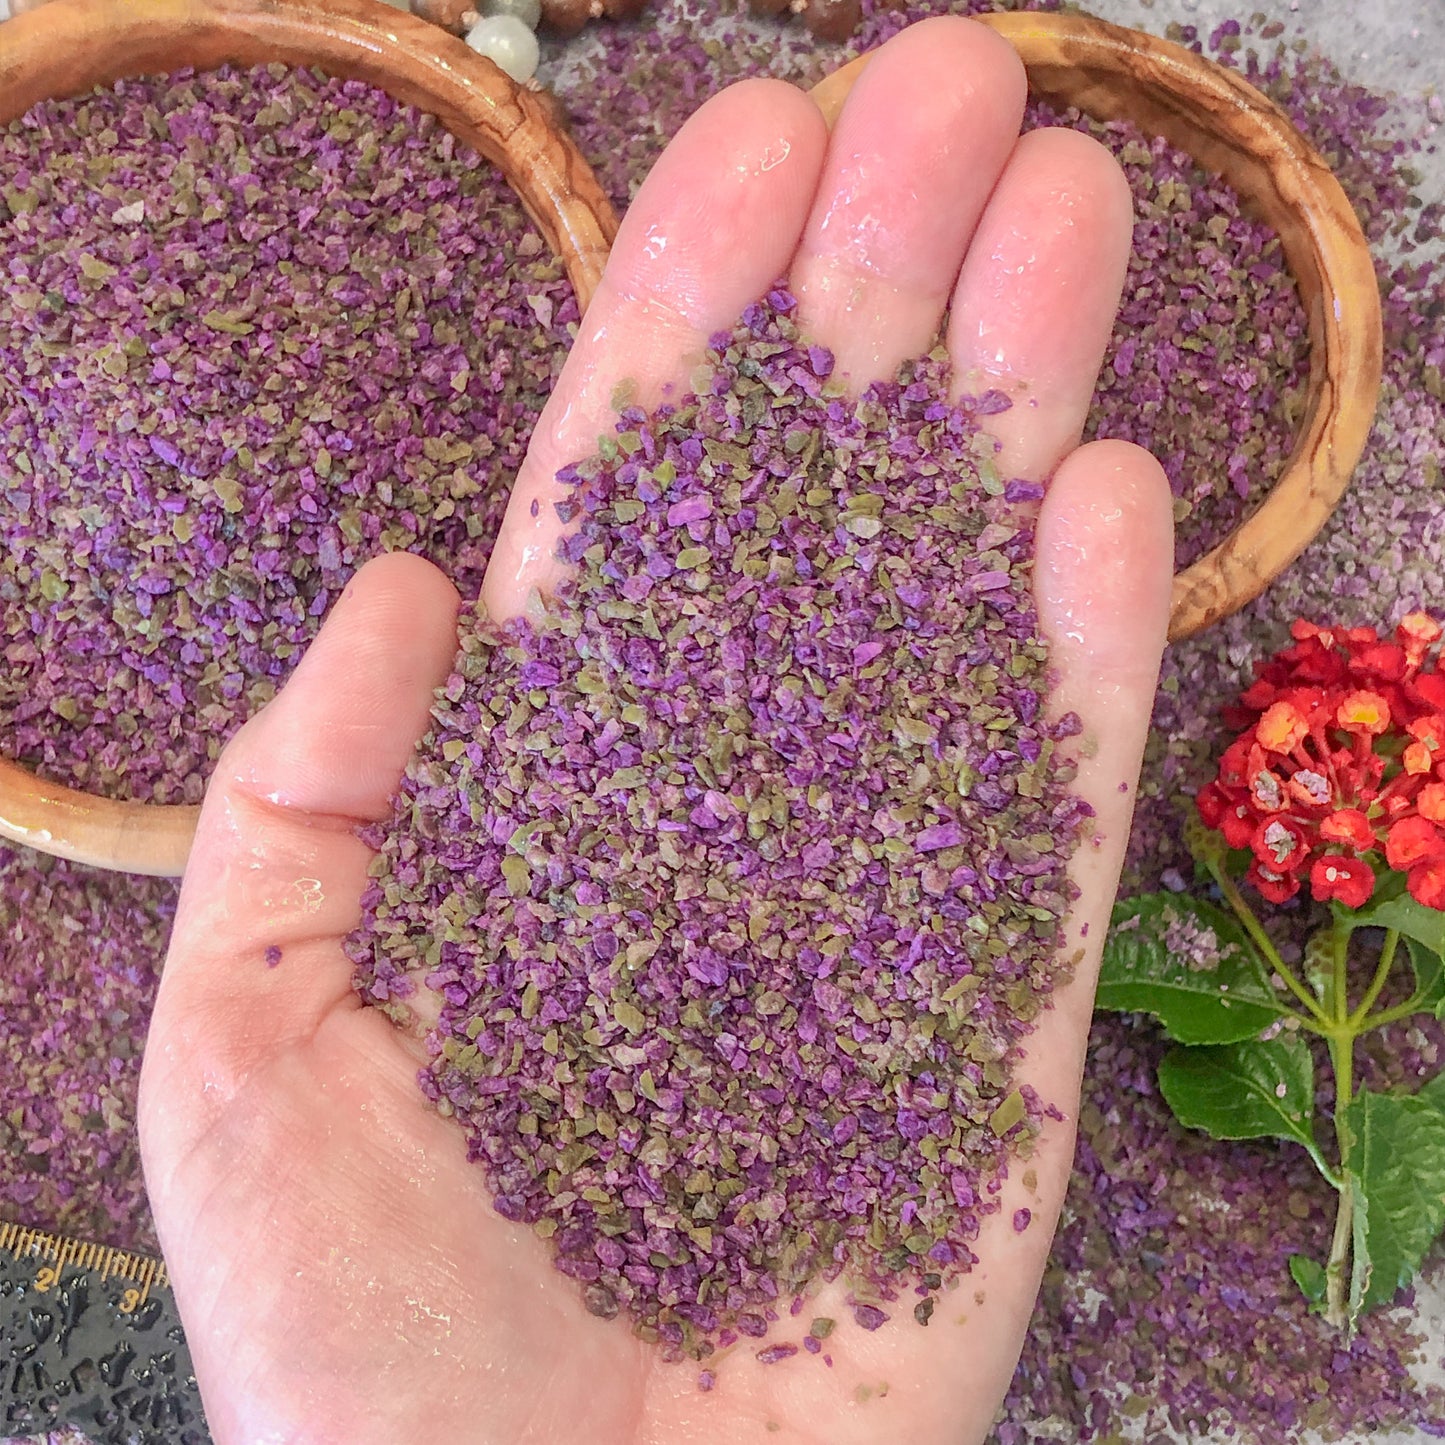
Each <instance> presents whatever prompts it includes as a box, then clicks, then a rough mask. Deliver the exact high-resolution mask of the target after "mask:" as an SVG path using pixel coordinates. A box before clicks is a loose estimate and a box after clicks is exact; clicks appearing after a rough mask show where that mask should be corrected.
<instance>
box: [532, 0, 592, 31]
mask: <svg viewBox="0 0 1445 1445" xmlns="http://www.w3.org/2000/svg"><path fill="white" fill-rule="evenodd" d="M593 3H594V0H542V24H543V25H545V26H546V27H547V29H548V30H550V31H551V32H552V33H553V34H554V35H564V36H565V35H576V34H577V32H578V31H579V30H581V29H582V27H583V26H584V25H585V24H586V23H587V22H588V21H589V20H592V19H594V18H595V17H594V16H593V13H592V10H593Z"/></svg>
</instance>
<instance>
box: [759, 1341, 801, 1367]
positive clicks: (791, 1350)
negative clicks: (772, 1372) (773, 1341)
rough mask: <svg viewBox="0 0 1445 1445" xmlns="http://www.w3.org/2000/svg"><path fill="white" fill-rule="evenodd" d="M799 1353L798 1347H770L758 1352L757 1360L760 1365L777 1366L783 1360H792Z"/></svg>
mask: <svg viewBox="0 0 1445 1445" xmlns="http://www.w3.org/2000/svg"><path fill="white" fill-rule="evenodd" d="M797 1353H798V1347H797V1345H786V1344H784V1345H769V1346H768V1347H767V1348H766V1349H762V1350H759V1351H758V1355H757V1359H758V1363H759V1364H760V1365H776V1364H779V1363H781V1362H782V1361H783V1360H791V1359H792V1358H793V1356H794V1355H796V1354H797Z"/></svg>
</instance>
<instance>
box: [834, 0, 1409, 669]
mask: <svg viewBox="0 0 1445 1445" xmlns="http://www.w3.org/2000/svg"><path fill="white" fill-rule="evenodd" d="M975 18H976V19H977V20H978V21H979V22H980V23H982V24H985V25H988V26H989V27H990V28H991V29H993V30H995V31H997V32H998V33H999V34H1000V35H1002V36H1003V37H1004V38H1005V39H1007V40H1008V41H1009V42H1010V43H1011V44H1012V45H1013V46H1014V48H1015V49H1016V50H1017V51H1018V52H1019V56H1020V58H1021V59H1022V60H1023V62H1024V67H1025V70H1026V71H1028V73H1029V81H1030V87H1031V88H1035V87H1036V86H1037V85H1038V82H1039V80H1040V77H1041V75H1052V74H1053V73H1055V72H1058V71H1059V70H1061V69H1063V68H1064V67H1066V66H1067V67H1072V68H1075V69H1076V70H1077V71H1078V74H1079V76H1080V80H1081V84H1088V85H1090V86H1092V85H1093V84H1094V82H1095V80H1096V79H1097V78H1099V77H1106V78H1108V79H1109V80H1111V81H1114V82H1118V81H1126V82H1127V83H1128V85H1129V86H1130V87H1134V88H1137V87H1141V86H1142V87H1144V93H1145V95H1146V98H1147V101H1148V104H1149V105H1150V106H1151V107H1153V106H1156V105H1157V106H1159V107H1160V108H1161V109H1164V110H1166V111H1168V112H1171V113H1172V114H1173V115H1174V116H1175V117H1176V118H1177V120H1178V125H1177V126H1172V127H1168V128H1165V127H1161V126H1157V125H1155V126H1151V125H1150V124H1148V123H1147V122H1141V121H1137V120H1136V123H1137V124H1139V125H1140V128H1141V129H1143V130H1145V131H1146V132H1152V133H1156V134H1158V133H1164V134H1166V136H1167V138H1168V139H1170V140H1173V141H1174V142H1175V143H1176V144H1180V145H1182V146H1183V147H1184V148H1185V149H1186V150H1189V151H1190V153H1191V154H1192V155H1195V156H1196V159H1199V160H1200V161H1201V163H1202V164H1204V165H1205V166H1206V168H1207V169H1210V170H1213V171H1215V172H1216V173H1223V174H1224V175H1225V179H1226V180H1228V181H1229V182H1230V184H1231V185H1233V186H1234V188H1235V189H1236V190H1237V191H1238V192H1239V193H1240V195H1241V197H1242V198H1243V199H1245V200H1246V201H1248V202H1253V203H1254V204H1255V206H1256V207H1257V209H1259V210H1260V211H1261V212H1262V213H1263V215H1264V217H1265V219H1266V220H1267V221H1269V222H1270V223H1271V224H1272V225H1274V227H1275V229H1276V230H1277V231H1278V232H1279V233H1280V238H1281V242H1282V243H1283V244H1284V247H1285V252H1286V258H1287V260H1288V262H1289V265H1290V270H1291V274H1292V275H1293V276H1294V278H1295V281H1296V283H1297V285H1298V286H1299V288H1300V296H1301V302H1302V304H1303V305H1304V307H1305V311H1306V314H1307V316H1308V318H1309V321H1310V342H1309V348H1310V349H1309V383H1308V385H1309V393H1308V394H1309V401H1308V405H1307V409H1306V414H1305V416H1304V419H1303V421H1302V423H1301V425H1300V428H1299V434H1298V437H1297V440H1296V443H1295V447H1294V450H1293V452H1292V453H1291V455H1290V457H1289V460H1288V461H1287V462H1286V464H1285V467H1284V470H1283V471H1282V472H1281V473H1280V476H1279V479H1278V480H1277V481H1276V482H1275V484H1274V486H1273V487H1272V488H1271V489H1270V492H1269V494H1268V495H1267V496H1266V497H1265V499H1264V500H1263V502H1261V503H1260V505H1259V506H1258V507H1257V508H1256V509H1255V511H1253V512H1252V513H1251V514H1250V515H1249V516H1247V517H1246V518H1245V519H1244V520H1243V521H1242V522H1241V523H1240V524H1239V525H1238V526H1236V527H1235V528H1234V529H1233V531H1231V532H1230V534H1229V535H1228V536H1227V537H1226V538H1225V539H1224V540H1223V541H1221V542H1220V543H1218V544H1217V545H1216V546H1215V547H1214V548H1212V549H1211V550H1210V551H1209V552H1207V553H1205V555H1204V556H1202V557H1200V558H1198V559H1197V560H1196V561H1194V562H1192V563H1191V564H1190V565H1189V566H1188V567H1186V568H1184V570H1183V571H1181V572H1180V573H1178V574H1177V575H1176V576H1175V579H1174V591H1173V598H1172V604H1171V610H1170V625H1169V639H1170V641H1171V642H1177V641H1181V640H1182V639H1184V638H1187V637H1192V636H1193V635H1194V634H1195V633H1197V632H1200V631H1202V630H1203V629H1204V628H1206V627H1208V626H1210V625H1211V624H1213V623H1215V622H1217V621H1219V620H1221V619H1222V618H1224V617H1227V616H1229V615H1230V614H1231V613H1233V612H1235V611H1237V610H1238V609H1239V608H1241V607H1243V606H1244V605H1245V604H1246V603H1248V602H1250V601H1252V600H1253V599H1254V598H1255V597H1257V596H1258V595H1259V594H1260V593H1261V592H1263V591H1264V590H1265V588H1266V587H1267V586H1268V585H1269V584H1270V582H1272V581H1273V580H1274V579H1275V578H1276V577H1277V576H1278V575H1279V574H1280V573H1281V572H1282V571H1284V569H1285V568H1286V567H1288V566H1289V565H1290V563H1292V562H1293V561H1294V560H1295V559H1296V558H1297V557H1298V556H1299V555H1300V553H1301V552H1303V551H1304V549H1305V548H1306V547H1307V546H1308V545H1309V543H1310V542H1311V541H1312V540H1313V539H1314V537H1315V536H1316V535H1317V534H1318V532H1319V530H1320V528H1321V527H1322V526H1323V525H1324V523H1325V521H1326V520H1327V518H1328V517H1329V515H1330V513H1331V512H1332V511H1333V510H1334V507H1335V505H1336V504H1337V503H1338V501H1339V499H1340V497H1341V495H1343V493H1344V490H1345V487H1346V486H1347V485H1348V484H1349V479H1350V476H1351V473H1352V471H1353V469H1354V467H1355V464H1356V463H1357V462H1358V461H1359V458H1360V455H1361V453H1362V452H1363V450H1364V446H1365V441H1366V439H1367V437H1368V435H1369V431H1370V426H1371V424H1372V422H1373V419H1374V414H1375V408H1376V404H1377V402H1378V398H1379V391H1380V372H1381V359H1382V349H1383V340H1382V324H1381V318H1380V297H1379V288H1378V283H1377V281H1376V277H1375V269H1374V262H1373V260H1372V258H1371V256H1370V250H1369V243H1368V242H1367V241H1366V239H1365V236H1364V233H1363V231H1362V230H1361V228H1360V224H1359V221H1358V219H1357V217H1356V216H1355V213H1354V210H1353V208H1352V207H1351V205H1350V202H1349V200H1348V198H1347V197H1346V196H1345V194H1344V191H1343V190H1342V189H1341V187H1340V184H1339V182H1338V181H1337V180H1336V178H1335V176H1334V174H1333V172H1332V171H1331V170H1330V168H1329V165H1328V163H1327V162H1326V161H1325V160H1324V158H1323V157H1322V156H1321V155H1320V154H1319V153H1318V151H1316V150H1315V149H1314V147H1313V146H1311V145H1310V143H1309V141H1307V140H1306V139H1305V137H1304V136H1303V135H1301V134H1300V132H1299V130H1298V129H1297V127H1296V126H1295V124H1294V122H1293V121H1292V120H1290V118H1289V116H1288V115H1286V114H1285V112H1284V111H1283V110H1281V109H1280V107H1279V106H1277V105H1276V104H1275V103H1274V102H1273V101H1272V100H1270V99H1269V98H1268V97H1267V96H1265V95H1263V94H1261V92H1260V91H1258V90H1257V89H1256V88H1255V87H1254V86H1252V85H1251V84H1250V83H1249V82H1248V81H1247V80H1245V79H1244V77H1243V76H1241V75H1240V74H1239V73H1238V72H1237V71H1234V70H1231V69H1229V68H1228V67H1226V66H1222V65H1219V64H1217V63H1216V62H1214V61H1212V60H1209V59H1207V58H1206V57H1204V56H1202V55H1197V54H1195V53H1194V52H1193V51H1191V50H1188V49H1186V48H1185V47H1184V46H1182V45H1177V44H1175V43H1174V42H1173V41H1169V40H1164V39H1161V38H1160V37H1158V36H1155V35H1150V34H1148V33H1147V32H1144V31H1139V30H1130V29H1126V28H1124V27H1122V26H1118V25H1113V24H1111V23H1109V22H1108V21H1103V20H1098V19H1095V18H1093V17H1091V16H1087V15H1057V14H1041V13H1036V12H1032V11H1024V12H1010V13H999V14H989V15H981V16H977V17H975ZM868 60H869V56H868V55H866V54H865V55H861V56H859V57H858V58H857V59H855V60H853V61H850V62H849V63H848V64H846V65H843V66H841V67H840V68H839V69H838V70H836V71H834V72H833V73H832V74H830V75H829V76H827V77H825V78H824V79H823V80H822V81H820V82H819V83H818V85H816V86H815V87H814V88H813V91H812V94H813V98H814V99H815V100H816V101H817V102H818V104H819V106H820V108H821V109H822V110H823V113H824V115H825V117H827V118H828V120H829V123H830V124H831V123H832V121H833V119H834V118H835V117H836V115H837V113H838V110H839V109H841V106H842V103H843V100H844V98H845V97H846V95H847V93H848V91H849V90H850V89H851V88H852V86H853V83H854V82H855V81H856V80H857V78H858V76H859V75H860V74H861V73H862V71H863V69H864V68H865V66H866V65H867V63H868ZM1040 88H1041V89H1042V90H1043V91H1044V93H1046V94H1050V95H1060V94H1061V91H1060V90H1059V89H1057V88H1056V87H1053V86H1049V85H1045V86H1043V87H1040ZM1115 90H1116V93H1119V94H1121V95H1127V96H1128V98H1127V99H1121V101H1120V103H1119V105H1118V107H1117V109H1114V110H1112V111H1111V113H1110V114H1107V115H1103V116H1101V117H1099V118H1102V119H1112V118H1115V117H1116V116H1128V115H1129V114H1130V106H1131V104H1133V105H1136V106H1137V103H1138V101H1139V98H1140V93H1139V91H1138V90H1137V89H1135V90H1131V91H1129V92H1125V91H1123V90H1122V89H1121V88H1120V87H1118V86H1117V85H1116V86H1115ZM1079 104H1080V108H1081V109H1083V110H1085V111H1086V112H1087V113H1090V114H1094V113H1095V111H1094V110H1093V108H1091V107H1090V106H1089V105H1087V104H1084V103H1082V102H1080V103H1079ZM1190 104H1192V105H1195V106H1200V107H1204V108H1206V109H1208V110H1209V111H1210V112H1211V113H1212V114H1213V117H1214V118H1215V120H1216V123H1217V124H1218V127H1219V134H1220V135H1221V136H1222V137H1227V138H1228V140H1229V141H1231V142H1232V144H1233V146H1234V147H1235V149H1236V151H1237V152H1239V153H1241V154H1246V153H1247V154H1249V155H1250V156H1251V157H1253V156H1255V155H1256V154H1257V153H1268V152H1274V153H1275V155H1276V160H1275V162H1274V163H1273V165H1269V164H1268V163H1267V162H1266V163H1265V165H1266V166H1267V167H1268V169H1269V170H1270V172H1271V177H1270V178H1271V181H1272V183H1273V188H1274V189H1275V191H1277V194H1274V195H1271V194H1268V193H1266V192H1265V190H1264V188H1262V187H1259V186H1255V185H1251V184H1250V183H1249V181H1248V179H1246V178H1243V177H1241V175H1240V174H1238V173H1236V174H1229V173H1228V172H1227V171H1225V170H1224V168H1223V167H1221V166H1220V165H1218V164H1213V163H1211V160H1210V159H1207V158H1205V157H1202V156H1199V155H1198V153H1197V149H1196V147H1195V146H1191V145H1190V144H1189V141H1188V139H1187V138H1183V137H1181V135H1180V131H1182V130H1185V129H1188V128H1189V126H1190V124H1191V122H1190V118H1189V114H1188V113H1187V111H1186V109H1185V107H1186V106H1187V105H1190ZM1171 132H1172V133H1171ZM1216 149H1217V147H1216ZM1306 267H1308V272H1307V273H1306V272H1305V268H1306ZM1312 280H1313V281H1314V282H1315V283H1317V288H1318V291H1317V294H1312V292H1311V286H1310V283H1311V281H1312Z"/></svg>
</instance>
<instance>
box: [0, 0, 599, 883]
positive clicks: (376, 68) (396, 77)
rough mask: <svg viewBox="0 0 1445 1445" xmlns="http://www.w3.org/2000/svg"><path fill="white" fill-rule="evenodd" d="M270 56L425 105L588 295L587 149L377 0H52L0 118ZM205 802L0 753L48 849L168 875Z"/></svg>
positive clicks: (30, 833) (449, 44)
mask: <svg viewBox="0 0 1445 1445" xmlns="http://www.w3.org/2000/svg"><path fill="white" fill-rule="evenodd" d="M267 60H273V61H275V60H280V61H283V62H285V63H288V64H314V65H317V66H319V67H321V68H322V69H324V70H326V71H328V72H330V73H334V74H342V75H348V76H359V77H360V78H363V79H365V80H367V81H369V82H370V83H371V84H374V85H376V86H377V87H378V88H379V89H382V90H386V91H387V92H388V93H390V94H392V95H395V96H397V98H398V99H402V100H406V101H410V102H413V103H416V104H418V105H420V107H421V108H422V109H423V110H427V111H431V112H432V113H433V114H435V115H436V116H437V118H438V119H439V120H440V121H441V123H442V124H443V125H444V126H446V127H447V128H448V129H449V130H451V131H453V132H454V133H455V134H457V135H458V138H459V139H461V140H463V141H465V142H466V143H467V144H470V145H472V146H473V147H474V148H475V149H476V150H478V151H479V152H481V153H482V154H483V155H486V156H487V157H488V158H489V159H490V160H492V161H494V162H495V163H496V164H497V165H499V166H500V167H501V169H502V171H503V173H504V174H505V175H506V177H507V179H508V181H509V182H510V183H511V184H512V186H513V187H514V189H515V190H516V191H517V193H518V196H519V198H520V199H521V200H522V203H523V205H524V206H525V207H526V209H527V211H528V213H529V214H530V215H531V217H532V219H533V220H534V221H535V222H536V223H537V224H538V226H539V228H540V229H541V231H542V234H543V236H544V237H545V238H546V239H547V241H548V243H549V244H550V245H551V246H552V249H553V251H554V253H555V254H558V255H559V256H560V257H561V258H562V260H563V261H564V262H565V264H566V267H567V273H568V277H569V279H570V280H571V282H572V286H573V290H574V291H575V293H576V295H577V301H578V305H579V307H581V308H583V309H585V307H586V306H587V304H588V302H590V300H591V298H592V295H593V293H594V292H595V291H596V289H597V285H598V283H599V281H600V280H601V277H602V271H603V268H604V266H605V265H606V261H607V254H608V251H609V250H610V247H611V243H612V240H613V238H614V236H615V235H616V233H617V217H616V214H615V212H614V211H613V209H612V206H611V203H610V202H609V201H608V200H607V198H606V196H605V195H604V193H603V191H602V189H601V186H600V185H599V184H598V182H597V180H596V177H595V176H594V175H593V173H592V169H591V167H590V166H589V165H588V163H587V161H586V159H585V158H584V157H583V155H582V153H581V151H580V150H578V148H577V146H576V144H575V142H574V141H573V140H572V139H571V137H570V136H568V135H567V134H565V133H564V132H563V131H562V130H561V129H560V128H559V127H558V126H557V125H556V124H555V122H554V121H553V119H552V118H551V116H550V114H549V113H548V111H547V110H546V109H545V108H544V106H543V104H542V102H541V101H540V100H538V99H537V98H536V97H535V96H533V95H531V94H530V93H529V92H528V91H527V90H526V89H525V88H524V87H522V86H519V85H517V84H516V83H515V82H513V81H512V80H511V79H510V78H509V77H507V76H506V75H504V74H503V73H502V72H501V71H500V70H498V69H497V68H496V67H495V66H494V65H493V64H492V63H491V62H490V61H488V60H484V59H483V58H482V57H481V56H480V55H478V54H476V53H475V52H474V51H472V50H471V49H470V48H469V47H468V46H467V45H466V44H465V43H464V42H462V41H460V40H458V39H456V38H455V37H454V36H451V35H449V34H447V33H446V32H445V31H443V30H441V29H440V28H439V27H437V26H435V25H430V24H428V23H427V22H426V21H424V20H420V19H418V18H417V17H416V16H413V15H410V14H407V13H405V12H403V11H399V10H396V9H393V8H391V7H389V6H386V5H383V4H382V3H380V0H123V3H117V0H50V3H48V4H46V5H45V6H43V7H40V8H38V9H36V10H33V11H27V12H26V13H24V14H21V15H17V16H16V17H14V18H13V19H12V20H9V21H6V22H5V23H4V24H3V25H0V97H3V106H0V108H3V111H4V118H5V119H7V120H8V119H10V118H12V117H14V116H16V115H19V114H23V113H24V111H25V110H26V109H28V108H29V106H30V105H32V104H34V103H36V102H37V101H39V100H42V99H59V98H66V97H69V96H74V95H78V94H84V93H86V92H88V91H90V90H91V89H93V88H95V87H96V86H99V85H105V84H108V83H111V82H113V81H115V80H118V79H121V78H123V77H127V76H136V75H147V74H157V73H166V72H169V71H172V70H177V69H182V68H188V67H193V68H195V69H198V70H213V69H216V68H218V66H220V65H221V64H224V63H226V62H228V61H231V62H235V63H238V64H243V65H251V64H262V63H266V61H267ZM37 76H39V77H41V79H39V80H37V79H36V77H37ZM44 77H54V78H55V79H54V80H53V81H52V82H51V83H46V81H45V79H44ZM27 82H28V83H27ZM514 159H515V160H516V164H515V165H514V164H513V161H514ZM518 167H522V168H524V169H522V170H520V171H519V170H518ZM199 813H200V809H199V807H195V806H163V805H157V804H154V803H142V802H135V801H122V800H118V799H112V798H107V797H103V796H101V795H99V794H93V793H87V792H83V791H81V790H79V789H75V788H68V787H64V786H62V785H60V784H57V783H51V782H48V781H45V780H44V779H41V778H38V777H36V776H35V775H34V774H33V773H31V772H30V771H29V770H28V769H26V768H23V767H20V766H19V765H17V764H15V763H11V762H7V761H4V760H0V837H5V838H8V839H10V840H11V841H12V842H16V843H21V844H24V845H26V846H28V847H31V848H35V849H38V850H39V851H41V852H44V853H51V854H54V855H55V856H57V857H62V858H68V859H71V860H73V861H77V862H81V863H87V864H91V865H93V866H96V867H100V868H108V869H112V870H115V871H120V872H127V873H139V874H151V875H155V876H161V877H178V876H180V874H181V873H182V872H184V869H185V862H186V858H187V855H188V854H189V852H190V846H191V839H192V837H193V835H194V832H195V826H196V820H197V817H198V816H199Z"/></svg>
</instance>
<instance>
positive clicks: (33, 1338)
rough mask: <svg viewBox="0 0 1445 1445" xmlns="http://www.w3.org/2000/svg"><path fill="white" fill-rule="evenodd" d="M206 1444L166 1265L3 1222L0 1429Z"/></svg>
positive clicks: (121, 1443)
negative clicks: (57, 1431)
mask: <svg viewBox="0 0 1445 1445" xmlns="http://www.w3.org/2000/svg"><path fill="white" fill-rule="evenodd" d="M66 1428H70V1429H74V1430H77V1431H79V1432H80V1433H81V1434H83V1435H85V1436H87V1437H88V1438H89V1439H90V1440H91V1441H92V1442H94V1445H211V1436H210V1432H209V1430H207V1428H206V1420H205V1416H204V1415H203V1414H202V1412H201V1396H200V1392H199V1390H197V1388H196V1377H195V1372H194V1371H193V1370H192V1368H191V1355H190V1351H189V1350H188V1349H187V1348H186V1337H185V1335H184V1334H183V1333H182V1331H181V1322H180V1319H179V1317H178V1316H177V1314H176V1305H175V1298H174V1296H173V1295H172V1294H171V1290H170V1281H169V1278H168V1277H167V1275H166V1267H165V1265H164V1264H163V1263H161V1262H160V1261H159V1260H155V1259H148V1258H147V1257H146V1256H145V1255H139V1254H128V1253H126V1252H125V1251H124V1250H119V1249H107V1248H106V1247H105V1246H103V1245H98V1244H88V1243H85V1242H84V1241H82V1240H78V1239H67V1238H66V1237H65V1236H63V1235H57V1234H48V1233H46V1232H45V1231H43V1230H39V1229H25V1228H23V1227H22V1226H20V1225H18V1224H6V1223H4V1222H0V1439H4V1438H6V1437H7V1436H17V1435H19V1436H24V1435H39V1434H43V1433H45V1432H46V1431H48V1430H61V1429H66Z"/></svg>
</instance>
